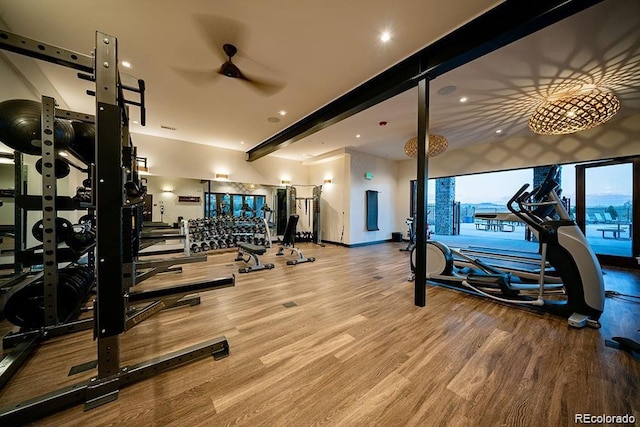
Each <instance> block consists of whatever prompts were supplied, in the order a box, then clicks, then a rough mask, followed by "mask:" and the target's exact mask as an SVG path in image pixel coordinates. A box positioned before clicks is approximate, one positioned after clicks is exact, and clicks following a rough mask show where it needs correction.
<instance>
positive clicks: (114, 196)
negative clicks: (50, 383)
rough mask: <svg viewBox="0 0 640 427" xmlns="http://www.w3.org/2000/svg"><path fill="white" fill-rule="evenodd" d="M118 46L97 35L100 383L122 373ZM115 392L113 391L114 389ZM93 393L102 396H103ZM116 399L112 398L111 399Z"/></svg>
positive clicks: (120, 161) (97, 318) (122, 312)
mask: <svg viewBox="0 0 640 427" xmlns="http://www.w3.org/2000/svg"><path fill="white" fill-rule="evenodd" d="M116 52H117V41H116V39H115V38H114V37H111V36H108V35H106V34H103V33H99V32H98V33H97V34H96V55H95V61H96V65H95V70H96V71H95V78H96V147H95V153H96V159H97V161H96V163H97V165H96V178H95V182H96V188H95V196H94V197H95V203H96V220H97V225H98V226H97V227H96V229H97V232H96V242H97V251H96V265H97V275H96V276H97V281H98V283H97V289H98V295H97V305H96V308H97V312H96V334H97V336H98V360H99V363H98V379H104V378H108V377H111V376H114V375H116V374H118V372H119V370H120V360H119V359H120V357H119V354H120V351H119V334H120V333H122V332H123V331H124V317H125V316H124V291H123V285H122V275H123V270H122V206H123V203H124V184H123V169H122V154H121V148H122V142H121V141H122V130H121V129H122V113H121V110H120V106H119V105H118V87H117V81H118V58H117V55H116ZM115 387H116V389H117V386H115ZM97 394H104V393H102V392H100V393H97ZM113 398H114V399H115V396H114V397H113Z"/></svg>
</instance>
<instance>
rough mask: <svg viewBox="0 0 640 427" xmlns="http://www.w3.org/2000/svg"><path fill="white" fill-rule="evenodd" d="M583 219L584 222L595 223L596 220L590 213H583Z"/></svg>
mask: <svg viewBox="0 0 640 427" xmlns="http://www.w3.org/2000/svg"><path fill="white" fill-rule="evenodd" d="M584 221H585V223H586V224H595V222H596V221H595V220H594V219H593V217H592V216H591V215H590V214H585V215H584Z"/></svg>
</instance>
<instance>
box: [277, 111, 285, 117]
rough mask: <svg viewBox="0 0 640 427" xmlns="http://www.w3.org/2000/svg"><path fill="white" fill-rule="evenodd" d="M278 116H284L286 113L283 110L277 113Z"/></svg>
mask: <svg viewBox="0 0 640 427" xmlns="http://www.w3.org/2000/svg"><path fill="white" fill-rule="evenodd" d="M278 114H280V115H281V116H286V115H287V112H286V111H284V110H280V111H278Z"/></svg>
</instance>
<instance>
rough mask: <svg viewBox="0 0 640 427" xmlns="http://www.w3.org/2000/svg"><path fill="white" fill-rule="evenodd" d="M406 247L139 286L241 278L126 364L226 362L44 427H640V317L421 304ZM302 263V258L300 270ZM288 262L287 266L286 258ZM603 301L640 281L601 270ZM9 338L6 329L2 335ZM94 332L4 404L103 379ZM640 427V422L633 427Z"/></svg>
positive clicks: (29, 374) (469, 301) (160, 380)
mask: <svg viewBox="0 0 640 427" xmlns="http://www.w3.org/2000/svg"><path fill="white" fill-rule="evenodd" d="M403 246H406V245H405V244H401V243H387V244H381V245H376V246H366V247H360V248H352V249H347V248H343V247H337V246H329V245H328V246H326V247H319V246H315V245H311V244H302V245H300V247H301V248H302V249H303V252H304V254H305V255H306V256H314V257H316V259H317V261H316V262H314V263H307V264H300V265H297V266H287V265H286V259H284V258H287V257H284V258H283V257H276V256H275V252H276V249H270V250H269V251H268V253H267V255H265V256H264V257H261V259H262V260H263V262H265V263H266V262H273V263H275V264H276V267H275V268H274V269H273V270H264V271H258V272H253V273H249V274H237V268H238V267H239V266H241V265H242V263H241V262H234V261H233V259H234V257H235V253H233V252H226V253H219V254H216V255H212V256H210V257H209V260H208V261H207V262H206V263H198V264H186V265H185V266H184V271H183V272H182V273H180V274H174V273H170V274H164V275H158V276H155V277H153V278H151V279H149V280H147V281H146V282H144V283H142V284H141V285H140V286H141V287H153V286H157V285H162V284H169V283H184V282H193V281H199V280H204V279H206V278H215V277H222V276H228V275H230V274H233V273H235V274H236V286H235V287H233V288H226V289H220V290H215V291H210V292H205V293H202V294H201V297H202V303H201V304H200V305H198V306H193V307H182V308H176V309H173V310H167V311H165V312H161V313H160V314H158V315H156V316H154V317H152V318H150V319H149V320H147V321H145V322H143V323H142V324H140V325H139V326H137V327H135V328H134V329H132V330H130V331H128V332H127V333H125V334H123V335H122V336H121V356H120V359H121V366H126V365H130V364H134V363H138V362H142V361H145V360H148V359H151V358H153V357H156V356H160V355H162V354H165V353H167V352H169V351H173V350H176V349H180V348H183V347H186V346H188V345H191V344H196V343H198V342H201V341H204V340H208V339H211V338H215V337H217V336H221V335H224V336H226V337H227V339H228V341H229V344H230V348H231V351H230V355H229V357H227V358H225V359H222V360H219V361H214V360H213V359H212V358H207V359H203V360H200V361H196V362H193V363H190V364H188V365H185V366H183V367H180V368H176V369H174V370H171V371H168V372H165V373H163V374H160V375H157V376H155V377H153V378H150V379H148V380H145V381H142V382H139V383H136V384H133V385H130V386H128V387H125V388H122V389H121V390H120V394H119V398H118V400H117V401H115V402H111V403H108V404H106V405H103V406H100V407H98V408H96V409H94V410H91V411H88V412H83V411H82V406H80V405H79V406H75V407H71V408H69V409H66V410H63V411H60V412H57V413H53V414H51V415H50V416H49V417H47V418H44V419H42V420H40V421H38V422H37V423H35V424H37V425H55V426H75V425H78V426H79V425H82V426H87V425H91V426H95V425H100V426H102V425H138V426H150V425H157V426H159V425H162V426H167V425H175V426H183V425H189V426H200V425H202V426H222V425H250V426H263V425H264V426H306V425H330V426H354V425H380V426H396V425H408V426H427V425H428V426H436V425H452V426H465V425H473V426H495V425H509V426H541V425H553V426H565V425H573V424H574V414H583V413H588V414H594V415H602V414H606V415H625V414H631V415H634V416H635V418H636V420H637V419H640V363H639V362H638V361H636V360H634V359H633V358H632V357H631V356H630V355H629V354H628V353H625V352H622V351H619V350H615V349H612V348H609V347H606V346H605V345H604V340H605V339H609V338H611V337H612V336H625V337H628V338H631V339H634V340H636V341H640V305H639V304H637V303H635V304H634V303H632V302H629V301H626V300H624V299H621V298H614V299H611V298H610V299H607V302H606V308H605V313H604V315H603V316H602V318H601V321H602V324H603V326H602V328H601V329H599V330H596V329H592V328H584V329H581V330H577V329H573V328H570V327H568V326H567V324H566V321H565V320H564V319H561V318H558V317H553V316H551V315H546V314H539V313H534V312H531V311H529V310H524V309H517V308H513V307H510V306H506V305H502V304H497V303H493V302H490V301H487V300H483V299H480V298H477V297H474V296H470V295H466V294H464V293H461V292H457V291H453V290H449V289H444V288H440V287H432V286H430V287H429V288H428V290H427V306H426V307H424V308H419V307H416V306H414V305H413V282H408V281H407V280H406V277H407V274H408V254H407V253H406V252H400V251H398V249H399V248H400V247H403ZM289 258H291V257H289ZM287 259H288V258H287ZM605 271H606V276H605V283H606V285H607V289H611V290H617V291H619V292H623V293H628V294H634V295H640V285H639V284H638V283H639V282H640V280H638V279H639V275H638V274H637V272H635V273H632V272H629V271H621V270H611V269H605ZM10 329H12V328H11V325H9V324H7V323H6V321H5V322H3V323H1V324H0V332H2V333H6V332H7V331H8V330H10ZM95 358H96V349H95V343H94V342H93V341H92V336H91V332H82V333H76V334H73V335H68V336H65V337H59V338H55V339H50V340H48V341H46V342H45V343H44V344H43V345H42V346H40V348H39V349H38V351H37V352H36V353H35V354H34V355H33V356H32V357H31V359H30V360H29V361H28V362H27V363H26V364H25V365H23V367H22V368H21V369H20V371H19V372H18V373H17V374H16V376H15V377H14V378H13V379H12V380H11V382H10V383H9V384H8V385H7V386H6V387H5V388H4V389H3V390H1V391H0V406H7V405H11V404H14V403H17V402H20V401H22V400H24V399H27V398H30V397H34V396H37V395H40V394H43V393H46V392H49V391H53V390H56V389H59V388H61V387H63V386H67V385H71V384H76V383H78V382H80V381H83V380H86V379H89V378H91V377H92V376H95V375H96V370H95V369H94V370H90V371H86V372H84V373H80V374H76V375H72V376H67V373H68V372H69V370H70V369H71V368H72V367H73V366H76V365H79V364H82V363H85V362H89V361H91V360H94V359H95ZM636 422H638V421H636Z"/></svg>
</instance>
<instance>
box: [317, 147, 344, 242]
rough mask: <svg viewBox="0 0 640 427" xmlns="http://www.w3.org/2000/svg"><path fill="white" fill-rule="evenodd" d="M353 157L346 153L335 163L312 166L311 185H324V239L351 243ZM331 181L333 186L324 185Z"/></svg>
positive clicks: (329, 161)
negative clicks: (351, 172) (349, 219)
mask: <svg viewBox="0 0 640 427" xmlns="http://www.w3.org/2000/svg"><path fill="white" fill-rule="evenodd" d="M349 162H350V155H349V154H342V155H340V156H338V157H337V158H334V159H332V160H328V161H324V162H320V163H317V164H313V165H311V166H309V182H310V183H311V184H313V185H322V197H321V198H320V201H321V204H320V212H321V225H322V233H321V234H322V240H326V241H330V242H335V243H347V242H346V241H345V239H346V240H348V237H349V234H348V233H349V230H350V228H349V221H348V218H349V216H348V214H349V195H350V189H351V182H350V171H349ZM325 179H331V181H332V182H331V184H324V180H325Z"/></svg>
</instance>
